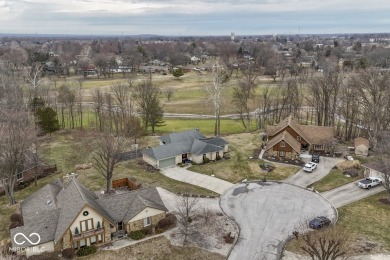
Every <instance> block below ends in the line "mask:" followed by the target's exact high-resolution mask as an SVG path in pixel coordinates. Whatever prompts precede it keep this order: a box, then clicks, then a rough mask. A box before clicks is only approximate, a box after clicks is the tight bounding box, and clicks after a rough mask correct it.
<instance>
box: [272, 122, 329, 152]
mask: <svg viewBox="0 0 390 260" xmlns="http://www.w3.org/2000/svg"><path fill="white" fill-rule="evenodd" d="M266 133H267V136H268V143H267V147H266V153H267V154H268V155H272V156H275V157H287V158H290V159H297V158H298V157H299V154H300V152H301V150H308V151H309V152H310V153H321V154H323V153H328V152H330V150H331V149H332V147H333V142H334V136H335V132H334V128H333V127H327V126H312V125H301V124H299V122H298V121H296V120H295V119H294V118H293V117H292V116H291V115H290V116H289V117H287V118H285V119H284V120H282V121H281V122H280V123H279V124H277V125H276V126H267V129H266Z"/></svg>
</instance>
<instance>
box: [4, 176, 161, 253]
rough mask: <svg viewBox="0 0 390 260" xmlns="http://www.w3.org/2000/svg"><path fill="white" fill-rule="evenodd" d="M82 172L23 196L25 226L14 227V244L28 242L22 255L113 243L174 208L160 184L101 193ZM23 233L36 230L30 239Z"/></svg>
mask: <svg viewBox="0 0 390 260" xmlns="http://www.w3.org/2000/svg"><path fill="white" fill-rule="evenodd" d="M76 177H77V175H76V174H71V175H66V176H64V178H63V179H57V180H55V181H54V182H52V183H49V184H47V185H45V186H44V187H42V188H41V189H40V190H38V191H37V192H35V193H33V194H32V195H30V196H29V197H28V198H26V199H25V200H23V201H21V203H20V208H21V214H22V217H23V226H21V227H16V228H13V229H11V230H10V233H11V242H12V246H13V248H18V247H20V245H21V244H20V243H21V242H23V241H24V242H23V247H24V248H25V249H26V250H23V251H20V252H19V251H18V253H19V254H26V256H27V257H29V256H31V255H36V254H41V253H43V252H53V251H56V252H60V251H62V250H63V249H66V248H73V249H75V250H77V249H79V248H82V247H84V246H90V245H98V246H100V245H107V244H110V243H111V240H112V238H113V237H114V238H115V237H118V236H119V235H120V236H124V235H125V233H128V232H131V231H135V230H140V229H142V228H143V227H147V226H153V225H156V224H157V223H158V221H159V220H161V219H163V218H165V215H166V212H167V211H168V210H167V209H166V208H165V206H164V203H163V201H162V199H161V197H160V195H159V193H158V191H157V189H156V188H147V189H138V190H135V191H129V192H124V193H121V194H115V195H108V196H105V197H97V196H96V195H95V194H94V193H93V192H91V191H89V190H88V189H87V188H86V187H85V186H84V185H82V184H81V183H80V182H79V181H78V180H77V178H76ZM20 234H24V236H25V237H29V236H30V235H31V234H36V235H33V236H34V237H32V236H31V240H29V241H25V240H23V237H22V236H21V235H20ZM38 238H39V239H38ZM37 240H38V241H37Z"/></svg>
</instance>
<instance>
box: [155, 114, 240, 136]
mask: <svg viewBox="0 0 390 260" xmlns="http://www.w3.org/2000/svg"><path fill="white" fill-rule="evenodd" d="M164 120H165V126H161V127H157V128H156V132H157V133H162V134H165V133H172V132H180V131H184V130H189V129H195V128H199V130H200V131H201V132H202V133H203V134H205V135H213V134H214V122H215V121H214V119H178V118H165V119H164ZM243 131H244V129H243V127H242V125H241V123H240V122H239V121H238V120H232V119H221V134H222V135H228V134H235V133H242V132H243Z"/></svg>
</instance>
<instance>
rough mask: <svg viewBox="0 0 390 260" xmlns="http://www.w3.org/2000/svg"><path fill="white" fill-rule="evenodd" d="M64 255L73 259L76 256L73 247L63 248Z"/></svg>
mask: <svg viewBox="0 0 390 260" xmlns="http://www.w3.org/2000/svg"><path fill="white" fill-rule="evenodd" d="M62 257H63V258H66V259H72V258H73V257H74V250H73V248H65V249H64V250H62Z"/></svg>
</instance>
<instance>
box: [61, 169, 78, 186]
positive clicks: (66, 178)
mask: <svg viewBox="0 0 390 260" xmlns="http://www.w3.org/2000/svg"><path fill="white" fill-rule="evenodd" d="M72 179H77V174H76V173H73V172H72V173H71V174H68V173H67V174H66V175H65V176H63V177H62V183H63V187H64V188H66V186H68V184H69V182H70V181H71V180H72Z"/></svg>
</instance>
